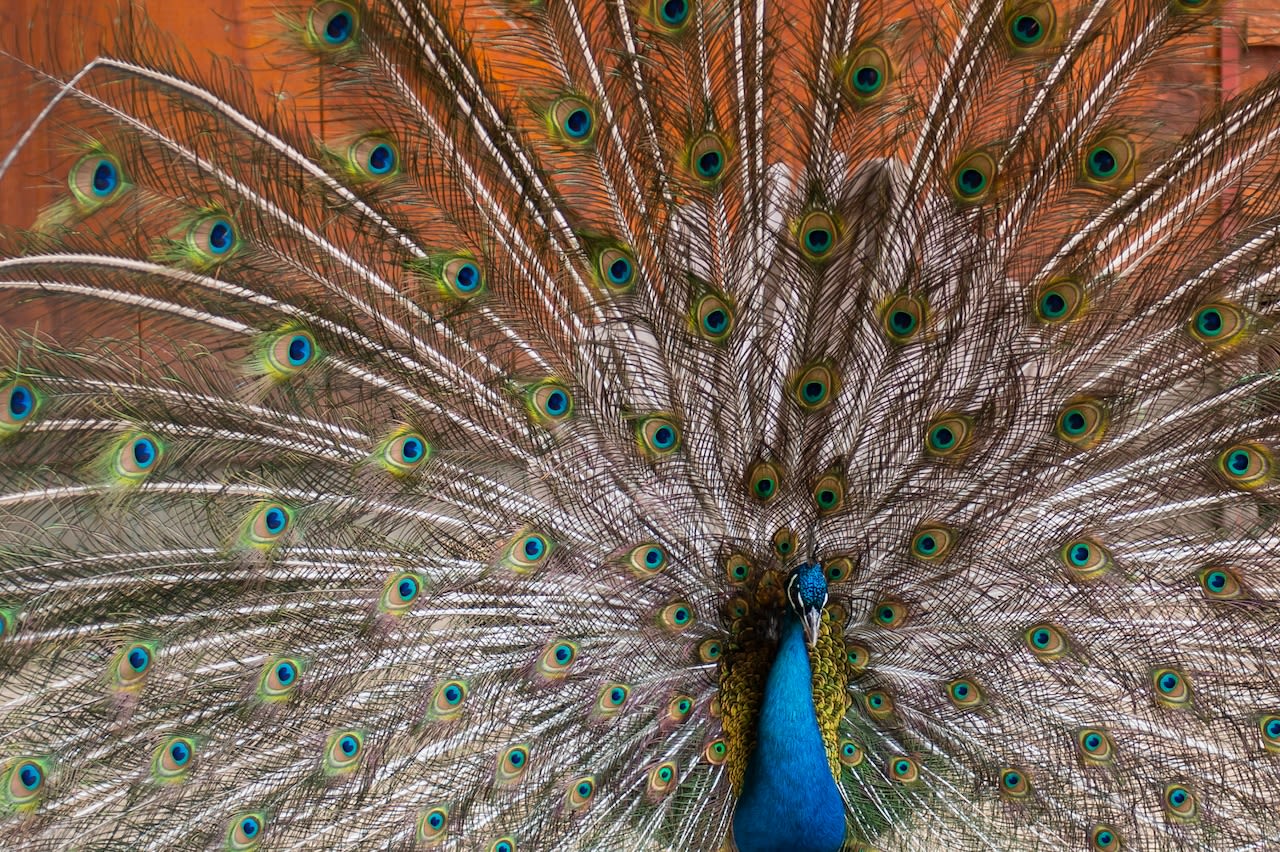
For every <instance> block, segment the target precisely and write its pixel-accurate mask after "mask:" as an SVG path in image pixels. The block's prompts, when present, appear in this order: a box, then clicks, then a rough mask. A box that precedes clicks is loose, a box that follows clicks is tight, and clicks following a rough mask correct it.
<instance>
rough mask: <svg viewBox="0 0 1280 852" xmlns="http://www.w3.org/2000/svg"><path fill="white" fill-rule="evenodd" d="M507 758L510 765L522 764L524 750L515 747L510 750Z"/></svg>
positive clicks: (517, 765) (518, 765)
mask: <svg viewBox="0 0 1280 852" xmlns="http://www.w3.org/2000/svg"><path fill="white" fill-rule="evenodd" d="M507 760H509V761H511V765H512V766H515V767H520V766H523V765H524V752H523V751H521V750H520V749H515V750H513V751H512V752H511V754H510V755H508V757H507Z"/></svg>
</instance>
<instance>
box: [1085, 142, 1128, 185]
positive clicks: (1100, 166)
mask: <svg viewBox="0 0 1280 852" xmlns="http://www.w3.org/2000/svg"><path fill="white" fill-rule="evenodd" d="M1136 160H1137V152H1136V151H1135V150H1134V147H1133V143H1132V142H1130V141H1129V140H1128V139H1126V138H1125V137H1123V136H1118V135H1115V134H1112V135H1110V136H1105V137H1103V138H1102V139H1099V140H1098V141H1097V142H1095V143H1094V144H1093V145H1092V146H1090V148H1089V149H1088V151H1087V152H1086V153H1085V156H1084V164H1083V166H1082V168H1083V170H1084V177H1085V180H1086V181H1087V182H1089V183H1091V184H1115V183H1117V182H1119V181H1122V180H1124V179H1125V178H1127V177H1128V176H1129V174H1130V173H1131V170H1132V169H1133V166H1134V163H1135V162H1136Z"/></svg>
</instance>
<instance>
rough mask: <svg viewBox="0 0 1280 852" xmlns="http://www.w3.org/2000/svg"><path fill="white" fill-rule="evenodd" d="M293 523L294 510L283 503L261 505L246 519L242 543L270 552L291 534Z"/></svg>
mask: <svg viewBox="0 0 1280 852" xmlns="http://www.w3.org/2000/svg"><path fill="white" fill-rule="evenodd" d="M293 521H294V513H293V510H292V509H290V508H289V507H288V506H286V505H284V504H283V503H273V502H265V503H259V504H258V505H257V506H256V507H255V508H254V510H253V511H252V512H250V513H249V515H248V517H246V518H245V521H244V525H243V527H242V528H241V534H240V541H241V543H242V544H244V545H245V546H246V547H252V548H254V549H257V550H269V549H270V548H272V547H274V546H275V545H276V544H277V543H278V542H279V541H280V540H281V539H282V538H283V537H284V536H285V534H286V533H287V532H289V530H290V529H291V528H292V526H293Z"/></svg>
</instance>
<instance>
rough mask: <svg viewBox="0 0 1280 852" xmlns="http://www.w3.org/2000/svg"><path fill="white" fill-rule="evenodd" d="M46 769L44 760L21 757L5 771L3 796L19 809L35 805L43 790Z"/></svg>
mask: <svg viewBox="0 0 1280 852" xmlns="http://www.w3.org/2000/svg"><path fill="white" fill-rule="evenodd" d="M47 776H48V769H47V766H46V765H45V763H44V761H41V760H37V759H35V758H23V759H20V760H16V761H14V762H13V763H12V764H10V765H9V769H8V770H7V772H6V779H5V780H6V783H5V796H6V798H7V799H8V801H9V804H10V805H12V806H13V807H15V808H18V809H20V810H27V809H28V808H30V807H33V806H34V805H35V802H36V800H37V799H38V798H39V796H40V793H41V792H42V791H43V790H44V785H45V780H46V778H47Z"/></svg>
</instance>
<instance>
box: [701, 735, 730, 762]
mask: <svg viewBox="0 0 1280 852" xmlns="http://www.w3.org/2000/svg"><path fill="white" fill-rule="evenodd" d="M702 757H703V759H704V760H706V761H707V763H710V764H711V765H712V766H723V765H724V764H725V762H726V761H727V760H728V759H729V745H728V743H726V742H725V741H724V737H716V738H715V739H714V740H712V741H711V742H709V743H707V744H706V745H705V746H704V747H703V749H702Z"/></svg>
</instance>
